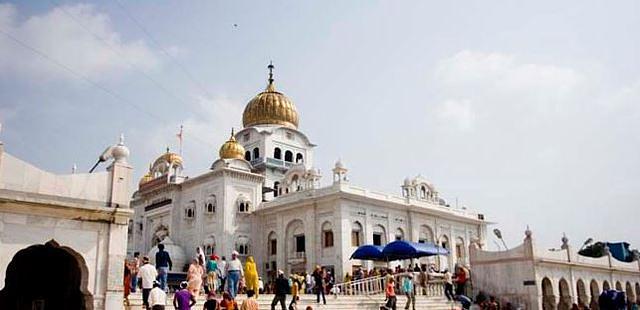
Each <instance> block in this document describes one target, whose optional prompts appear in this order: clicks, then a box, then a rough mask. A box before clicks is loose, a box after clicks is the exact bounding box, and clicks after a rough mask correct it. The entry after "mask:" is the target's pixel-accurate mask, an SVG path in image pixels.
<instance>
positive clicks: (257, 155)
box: [253, 147, 260, 159]
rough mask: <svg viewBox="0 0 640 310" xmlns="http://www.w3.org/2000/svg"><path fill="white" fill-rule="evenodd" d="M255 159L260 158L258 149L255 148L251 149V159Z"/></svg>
mask: <svg viewBox="0 0 640 310" xmlns="http://www.w3.org/2000/svg"><path fill="white" fill-rule="evenodd" d="M257 158H260V149H259V148H257V147H256V148H254V149H253V159H257Z"/></svg>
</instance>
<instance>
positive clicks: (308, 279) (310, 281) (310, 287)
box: [305, 273, 313, 294]
mask: <svg viewBox="0 0 640 310" xmlns="http://www.w3.org/2000/svg"><path fill="white" fill-rule="evenodd" d="M305 282H307V285H306V291H307V294H311V293H312V292H313V278H312V277H311V274H309V273H307V275H306V276H305Z"/></svg>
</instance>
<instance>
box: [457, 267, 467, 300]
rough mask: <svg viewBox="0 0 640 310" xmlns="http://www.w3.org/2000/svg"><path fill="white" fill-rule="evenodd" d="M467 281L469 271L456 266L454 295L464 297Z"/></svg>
mask: <svg viewBox="0 0 640 310" xmlns="http://www.w3.org/2000/svg"><path fill="white" fill-rule="evenodd" d="M468 280H469V271H468V270H467V268H464V267H462V266H458V268H457V270H456V295H464V292H465V289H466V286H467V281H468Z"/></svg>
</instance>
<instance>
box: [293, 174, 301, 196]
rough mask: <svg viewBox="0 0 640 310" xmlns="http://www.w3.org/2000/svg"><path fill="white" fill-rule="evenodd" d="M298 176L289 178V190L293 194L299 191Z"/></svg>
mask: <svg viewBox="0 0 640 310" xmlns="http://www.w3.org/2000/svg"><path fill="white" fill-rule="evenodd" d="M298 179H299V178H298V175H297V174H296V175H294V176H293V178H291V189H292V190H293V191H294V192H297V191H299V190H300V183H299V182H298Z"/></svg>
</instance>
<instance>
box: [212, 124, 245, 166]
mask: <svg viewBox="0 0 640 310" xmlns="http://www.w3.org/2000/svg"><path fill="white" fill-rule="evenodd" d="M244 152H245V150H244V147H242V145H240V143H238V142H237V141H236V138H235V130H234V128H233V127H231V136H230V137H229V140H227V142H225V143H224V144H222V146H221V147H220V151H219V152H218V154H219V155H220V158H222V159H234V158H235V159H243V158H244Z"/></svg>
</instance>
